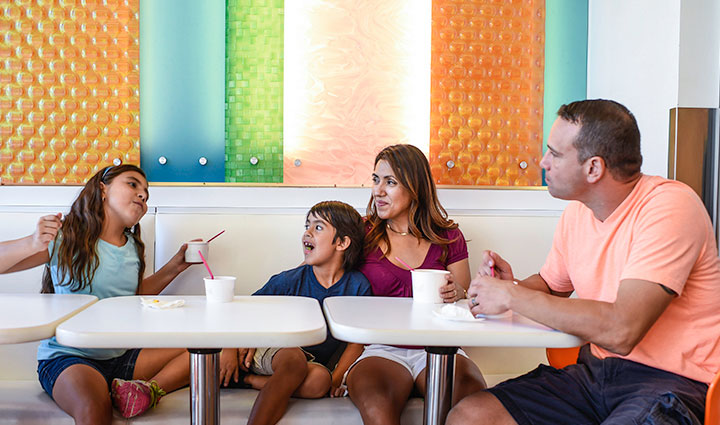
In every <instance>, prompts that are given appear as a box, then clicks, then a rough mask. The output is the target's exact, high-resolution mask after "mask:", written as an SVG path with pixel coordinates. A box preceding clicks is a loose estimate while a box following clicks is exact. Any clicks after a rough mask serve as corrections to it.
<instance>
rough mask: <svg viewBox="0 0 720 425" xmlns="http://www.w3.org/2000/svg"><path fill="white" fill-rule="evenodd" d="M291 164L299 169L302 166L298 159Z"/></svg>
mask: <svg viewBox="0 0 720 425" xmlns="http://www.w3.org/2000/svg"><path fill="white" fill-rule="evenodd" d="M293 164H295V166H296V167H299V166H301V165H302V161H300V160H299V159H296V160H295V162H293Z"/></svg>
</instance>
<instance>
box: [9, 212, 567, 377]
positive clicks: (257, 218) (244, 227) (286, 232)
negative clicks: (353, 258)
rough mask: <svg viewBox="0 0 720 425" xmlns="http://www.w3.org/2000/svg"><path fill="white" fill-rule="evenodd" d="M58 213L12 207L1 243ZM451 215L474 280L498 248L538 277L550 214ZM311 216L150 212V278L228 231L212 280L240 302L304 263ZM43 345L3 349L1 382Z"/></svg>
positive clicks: (30, 285) (514, 363)
mask: <svg viewBox="0 0 720 425" xmlns="http://www.w3.org/2000/svg"><path fill="white" fill-rule="evenodd" d="M66 210H67V207H58V208H52V207H47V208H25V209H22V208H16V209H12V208H6V209H4V210H0V223H2V225H0V240H8V239H15V238H20V237H23V236H26V235H28V234H30V233H32V232H33V231H34V229H35V224H36V223H37V220H38V218H39V217H40V216H42V215H45V214H51V213H57V212H65V211H66ZM450 215H451V216H452V217H453V218H454V219H455V220H456V221H457V222H458V223H459V224H460V229H461V230H462V231H463V233H464V234H465V237H466V239H467V240H468V249H469V252H470V267H471V273H472V274H474V273H475V271H476V270H477V267H478V266H479V264H480V261H481V254H482V251H483V250H484V249H488V248H492V249H493V250H495V251H497V252H498V253H500V254H501V255H503V256H504V257H505V258H506V259H507V260H508V261H509V262H510V263H511V264H512V265H513V267H514V272H515V275H516V276H518V277H525V276H528V275H530V274H532V273H536V272H537V271H538V270H539V268H540V266H541V265H542V263H543V261H544V259H545V255H546V254H547V252H548V250H549V248H550V245H551V242H552V234H553V231H554V229H555V225H556V223H557V220H558V215H557V214H548V215H532V216H528V215H527V214H524V215H505V216H501V215H469V214H467V215H466V214H462V213H453V211H450ZM304 225H305V215H304V213H300V212H297V213H296V212H293V213H287V214H285V213H283V214H280V213H274V214H259V213H248V212H247V211H246V210H233V209H232V208H222V209H212V208H196V209H192V208H182V209H173V208H151V209H150V211H149V213H148V214H147V215H146V216H145V217H144V218H143V219H142V221H141V227H142V238H143V241H144V242H145V245H146V263H147V267H146V270H147V273H151V272H152V271H153V270H157V269H158V268H160V267H162V266H163V265H164V264H165V263H166V262H167V261H168V259H169V258H170V257H172V255H174V254H175V253H176V252H177V250H178V248H179V247H180V245H181V244H182V243H183V242H186V241H189V240H191V239H194V238H202V239H207V238H209V237H210V236H212V235H214V234H216V233H217V232H219V231H220V230H222V229H225V233H224V234H223V235H222V236H220V237H218V238H217V239H215V240H214V241H213V242H212V243H211V244H210V245H211V246H210V253H209V256H208V261H209V264H210V266H211V268H212V270H213V273H215V274H218V275H232V276H236V277H237V278H238V279H237V282H238V283H237V287H236V293H237V294H238V295H247V294H252V293H253V292H254V291H255V290H256V289H258V288H260V287H261V286H262V285H263V284H264V283H265V282H266V281H267V280H268V279H269V278H270V277H271V276H272V275H273V274H275V273H278V272H280V271H283V270H287V269H290V268H292V267H295V266H297V265H299V264H300V263H301V262H302V248H301V245H300V238H301V235H302V232H303V229H304ZM41 275H42V268H41V267H38V268H36V269H33V270H28V271H24V272H19V273H13V274H7V275H0V296H2V294H1V293H3V292H5V293H9V292H16V293H17V292H39V290H40V279H41ZM206 275H207V272H206V271H205V268H204V267H203V266H201V265H195V266H192V267H190V269H188V270H187V271H185V272H184V273H183V274H182V275H181V276H179V277H178V278H177V279H176V280H175V281H174V282H173V283H172V284H171V285H170V286H168V287H167V288H166V289H165V291H164V292H163V293H164V294H202V293H203V290H204V289H203V283H202V282H203V281H202V277H203V276H206ZM37 344H38V343H37V342H35V343H28V344H17V345H7V346H1V345H0V359H2V362H0V365H1V366H0V379H11V380H17V379H21V380H35V379H37V377H36V372H35V370H36V367H37V364H36V361H35V349H36V347H37ZM467 351H468V354H469V355H470V357H471V358H472V359H473V360H475V361H476V363H478V365H479V366H480V368H481V370H483V372H484V373H487V374H500V375H516V374H518V373H521V372H524V371H527V370H528V369H530V368H532V367H534V366H535V365H537V363H538V362H541V361H543V360H544V357H545V356H544V351H543V350H541V349H468V350H467Z"/></svg>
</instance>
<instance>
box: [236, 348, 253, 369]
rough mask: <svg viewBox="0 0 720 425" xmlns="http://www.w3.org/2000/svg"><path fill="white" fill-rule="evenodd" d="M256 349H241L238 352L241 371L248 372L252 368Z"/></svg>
mask: <svg viewBox="0 0 720 425" xmlns="http://www.w3.org/2000/svg"><path fill="white" fill-rule="evenodd" d="M255 351H256V349H255V348H240V349H239V350H238V359H240V369H242V370H244V371H245V372H248V371H249V370H250V366H252V362H253V357H255Z"/></svg>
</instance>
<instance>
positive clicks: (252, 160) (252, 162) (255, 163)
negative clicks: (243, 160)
mask: <svg viewBox="0 0 720 425" xmlns="http://www.w3.org/2000/svg"><path fill="white" fill-rule="evenodd" d="M258 162H260V160H259V159H257V157H256V156H253V157H250V163H251V164H252V165H257V163H258Z"/></svg>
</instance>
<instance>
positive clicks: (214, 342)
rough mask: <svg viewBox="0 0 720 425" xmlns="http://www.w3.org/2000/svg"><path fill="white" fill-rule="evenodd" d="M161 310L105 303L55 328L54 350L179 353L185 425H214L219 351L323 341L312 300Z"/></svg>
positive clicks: (134, 302)
mask: <svg viewBox="0 0 720 425" xmlns="http://www.w3.org/2000/svg"><path fill="white" fill-rule="evenodd" d="M148 298H155V299H159V300H161V301H172V300H176V299H179V298H181V299H184V300H185V305H184V306H183V307H180V308H175V309H169V310H155V309H150V308H147V307H143V306H142V305H141V303H140V297H139V296H135V297H116V298H107V299H104V300H101V301H99V302H97V303H96V304H95V305H93V306H91V307H90V308H88V309H87V310H85V311H83V312H81V313H80V314H78V315H77V316H75V317H73V318H71V319H70V320H68V321H66V322H64V323H62V324H61V325H60V326H58V328H57V331H56V335H57V339H58V341H59V342H60V343H61V344H65V345H70V346H74V347H88V348H116V347H136V348H187V349H188V350H189V351H190V353H191V354H190V365H191V375H190V397H191V398H190V401H191V423H193V424H211V425H214V424H218V423H220V405H219V399H218V396H217V393H218V390H219V385H220V383H219V373H220V372H219V353H220V349H221V348H223V347H300V346H308V345H314V344H318V343H321V342H323V341H324V340H325V336H326V332H327V330H326V327H325V319H324V318H323V315H322V312H321V311H320V308H319V304H318V302H317V301H316V300H314V299H312V298H304V297H286V296H254V297H250V296H243V297H239V296H237V297H235V299H234V301H233V302H231V303H224V304H209V303H207V302H206V301H205V297H204V296H184V297H179V296H157V297H148Z"/></svg>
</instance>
